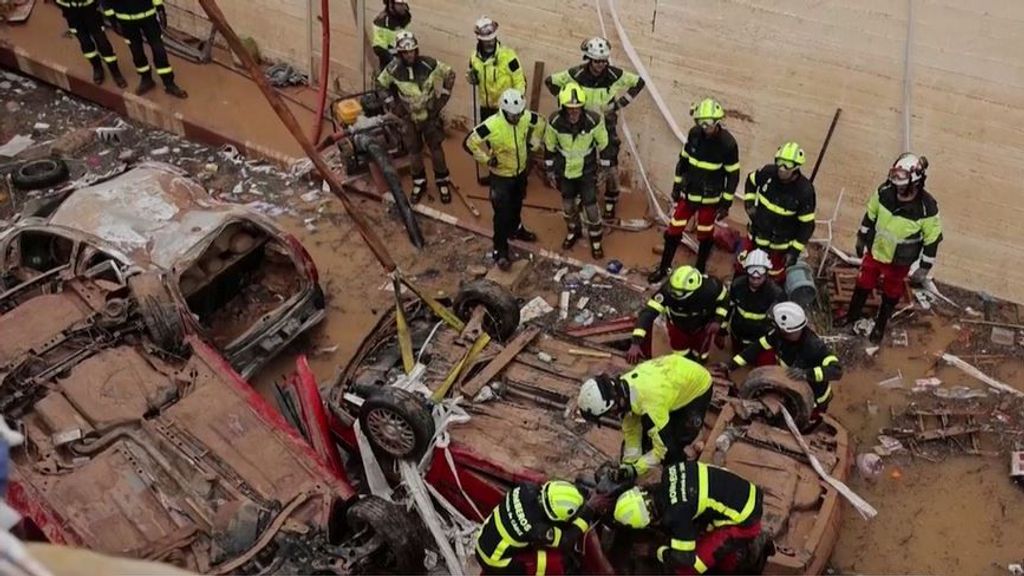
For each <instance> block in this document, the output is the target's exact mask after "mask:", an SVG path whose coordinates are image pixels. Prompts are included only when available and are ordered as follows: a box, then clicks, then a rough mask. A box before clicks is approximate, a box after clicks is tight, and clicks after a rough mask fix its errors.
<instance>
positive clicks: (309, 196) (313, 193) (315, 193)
mask: <svg viewBox="0 0 1024 576" xmlns="http://www.w3.org/2000/svg"><path fill="white" fill-rule="evenodd" d="M299 198H300V199H301V200H302V201H303V202H305V203H307V204H312V203H313V202H316V201H317V199H319V198H320V191H319V190H310V191H309V192H306V193H305V194H303V195H301V196H299Z"/></svg>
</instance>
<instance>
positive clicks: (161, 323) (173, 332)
mask: <svg viewBox="0 0 1024 576" xmlns="http://www.w3.org/2000/svg"><path fill="white" fill-rule="evenodd" d="M128 286H129V287H130V288H131V291H132V296H134V297H135V301H136V303H137V305H138V307H139V315H140V316H142V321H143V323H144V324H145V325H146V333H147V334H148V335H149V338H150V340H152V342H153V344H154V345H155V346H157V347H158V348H160V349H161V350H163V351H165V352H168V353H170V354H175V355H181V353H182V352H183V351H184V350H185V324H184V323H183V322H182V320H181V315H180V314H179V313H178V306H177V305H176V304H175V302H174V300H173V299H172V298H171V296H170V294H168V293H167V288H166V287H165V286H164V284H163V281H162V280H161V278H160V276H159V275H157V274H139V275H137V276H132V277H131V278H129V279H128Z"/></svg>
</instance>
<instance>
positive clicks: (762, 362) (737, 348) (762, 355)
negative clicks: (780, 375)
mask: <svg viewBox="0 0 1024 576" xmlns="http://www.w3.org/2000/svg"><path fill="white" fill-rule="evenodd" d="M750 344H757V342H756V341H755V342H743V341H742V340H740V339H738V338H736V337H735V336H733V337H732V353H733V354H739V353H740V352H743V351H744V350H745V349H746V348H747V346H748V345H750ZM778 363H779V359H778V357H776V356H775V350H774V349H773V350H765V349H764V348H761V350H760V351H759V352H758V353H757V357H755V358H754V366H755V367H759V366H775V365H776V364H778Z"/></svg>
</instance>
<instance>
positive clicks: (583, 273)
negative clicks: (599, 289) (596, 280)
mask: <svg viewBox="0 0 1024 576" xmlns="http://www.w3.org/2000/svg"><path fill="white" fill-rule="evenodd" d="M597 272H598V270H597V267H596V266H592V265H590V264H587V265H586V266H584V267H583V269H582V270H580V280H582V281H584V282H590V279H591V278H593V277H594V276H596V275H597Z"/></svg>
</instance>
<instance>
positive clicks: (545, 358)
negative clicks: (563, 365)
mask: <svg viewBox="0 0 1024 576" xmlns="http://www.w3.org/2000/svg"><path fill="white" fill-rule="evenodd" d="M537 360H540V361H541V362H544V363H546V364H550V363H552V362H554V361H555V357H554V356H552V355H551V354H548V353H547V352H537Z"/></svg>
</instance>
